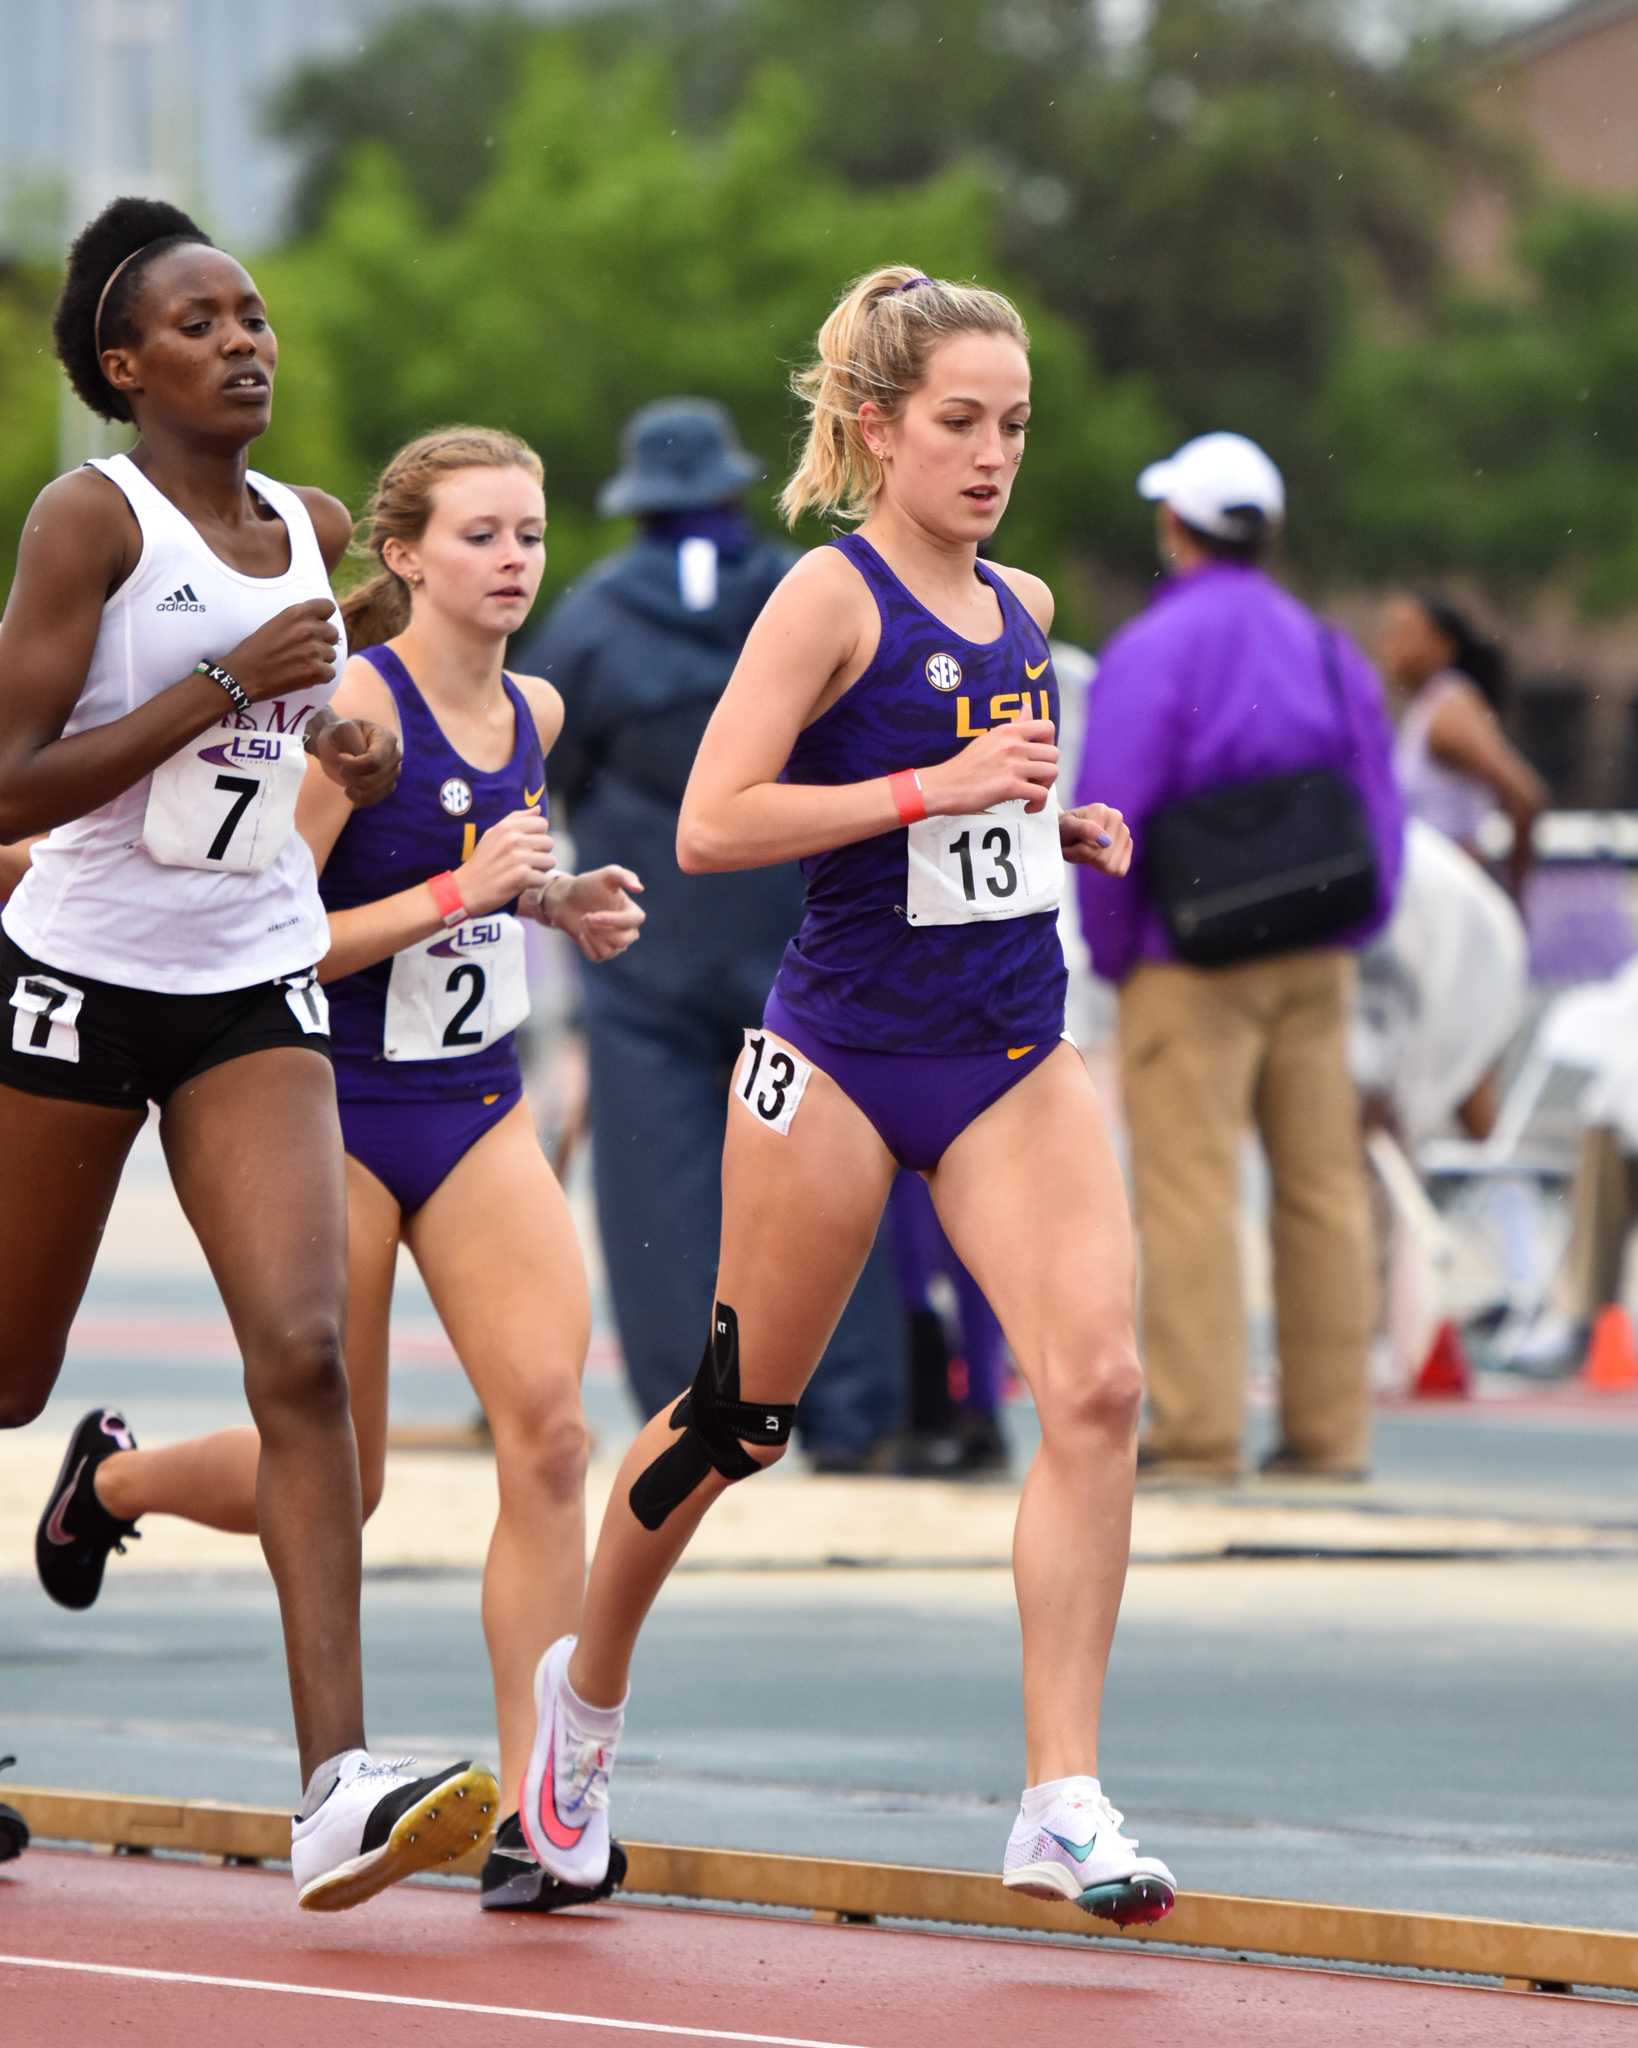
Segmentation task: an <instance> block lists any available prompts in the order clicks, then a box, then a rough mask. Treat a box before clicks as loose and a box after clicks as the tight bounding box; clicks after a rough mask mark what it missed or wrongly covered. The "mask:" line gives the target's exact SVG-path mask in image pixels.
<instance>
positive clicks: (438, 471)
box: [341, 427, 546, 653]
mask: <svg viewBox="0 0 1638 2048" xmlns="http://www.w3.org/2000/svg"><path fill="white" fill-rule="evenodd" d="M510 468H517V469H521V470H525V471H526V472H527V473H528V474H529V475H530V476H532V477H533V478H534V480H535V482H536V483H537V484H544V482H545V481H546V469H545V465H544V464H543V463H542V462H541V459H540V457H539V456H538V455H537V454H536V453H535V451H534V450H533V449H532V448H531V447H530V446H529V444H528V442H527V441H520V440H519V439H518V437H517V435H516V434H508V433H505V432H503V431H501V430H500V429H499V428H496V427H435V428H434V429H433V430H432V432H431V433H430V434H421V435H419V436H417V438H416V439H415V440H413V441H410V442H408V443H407V444H406V445H405V446H404V447H402V448H400V449H399V451H398V453H397V454H396V455H395V456H394V457H393V458H392V460H391V462H389V463H388V464H387V466H386V468H385V469H384V470H383V471H382V472H381V475H380V478H379V480H378V481H377V483H376V486H375V489H374V490H373V491H372V492H371V493H370V502H369V504H368V506H367V507H366V508H365V512H364V517H363V518H362V519H361V520H360V521H359V531H358V533H357V535H356V536H355V538H354V541H353V552H354V553H355V554H356V555H373V556H374V557H375V560H376V562H377V564H378V573H377V574H376V575H374V576H371V577H370V578H369V579H368V580H367V581H366V582H364V583H361V584H359V585H358V587H357V588H356V589H355V590H350V591H348V593H347V595H346V596H345V597H344V598H343V599H342V600H341V618H342V623H343V624H344V625H345V627H346V629H347V645H348V646H349V647H350V648H351V649H352V650H353V651H354V652H355V653H356V652H357V651H358V649H359V648H361V647H375V646H378V645H379V644H380V643H381V642H382V641H383V640H391V639H393V638H394V637H395V636H396V635H397V634H399V633H402V632H403V630H404V628H405V627H406V626H407V625H408V624H409V622H410V610H411V605H412V599H411V596H410V587H409V585H408V584H407V583H406V582H405V581H404V579H403V577H402V576H400V575H399V574H398V573H397V571H396V570H394V569H391V568H389V567H388V566H387V559H386V552H385V550H386V546H387V542H388V541H389V540H399V541H415V540H419V539H420V538H421V536H422V534H424V533H425V532H426V530H427V521H428V520H429V519H430V518H431V517H432V499H433V493H434V492H435V491H436V490H437V488H438V486H439V484H440V483H442V482H443V480H444V478H445V477H446V476H452V475H453V474H454V472H455V471H456V470H458V469H510Z"/></svg>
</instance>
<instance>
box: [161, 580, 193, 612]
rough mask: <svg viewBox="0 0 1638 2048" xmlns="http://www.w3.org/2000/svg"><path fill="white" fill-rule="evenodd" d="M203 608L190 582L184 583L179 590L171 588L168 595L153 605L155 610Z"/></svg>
mask: <svg viewBox="0 0 1638 2048" xmlns="http://www.w3.org/2000/svg"><path fill="white" fill-rule="evenodd" d="M204 609H205V607H204V606H203V605H202V604H201V603H200V602H199V599H198V598H197V597H196V596H195V595H194V589H193V585H192V584H191V583H184V584H183V586H182V588H181V589H180V590H173V591H172V592H171V594H170V596H169V597H162V598H161V599H160V601H159V603H158V604H156V605H155V606H154V610H155V611H156V612H202V611H203V610H204Z"/></svg>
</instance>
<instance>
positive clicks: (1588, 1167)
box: [1553, 1124, 1638, 1323]
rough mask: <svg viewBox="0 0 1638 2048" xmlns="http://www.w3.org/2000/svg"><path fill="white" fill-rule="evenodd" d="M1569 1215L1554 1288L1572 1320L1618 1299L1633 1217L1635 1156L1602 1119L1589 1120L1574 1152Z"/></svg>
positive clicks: (1637, 1214) (1637, 1181)
mask: <svg viewBox="0 0 1638 2048" xmlns="http://www.w3.org/2000/svg"><path fill="white" fill-rule="evenodd" d="M1572 1199H1573V1204H1574V1206H1573V1208H1572V1210H1571V1215H1572V1217H1573V1221H1572V1223H1571V1226H1570V1242H1569V1245H1568V1247H1567V1249H1566V1250H1565V1254H1564V1264H1563V1267H1562V1268H1561V1270H1560V1272H1559V1275H1558V1279H1557V1282H1556V1284H1555V1286H1554V1289H1553V1293H1554V1298H1555V1301H1556V1303H1557V1305H1558V1306H1559V1307H1560V1308H1562V1309H1563V1311H1564V1313H1565V1314H1566V1315H1568V1316H1570V1317H1571V1318H1572V1319H1573V1320H1575V1321H1576V1322H1582V1323H1590V1322H1591V1321H1592V1320H1593V1318H1594V1317H1595V1316H1596V1315H1597V1314H1598V1312H1599V1310H1600V1309H1603V1308H1608V1307H1609V1306H1610V1304H1611V1303H1612V1302H1619V1301H1620V1299H1621V1285H1622V1280H1623V1277H1624V1274H1625V1269H1626V1255H1627V1238H1628V1235H1629V1234H1630V1232H1631V1230H1632V1226H1633V1222H1634V1219H1635V1218H1638V1159H1634V1158H1633V1157H1632V1156H1631V1155H1630V1154H1629V1152H1628V1151H1627V1148H1626V1143H1625V1141H1624V1140H1623V1139H1622V1138H1621V1136H1620V1135H1619V1134H1618V1133H1617V1132H1615V1131H1613V1130H1611V1129H1610V1127H1609V1126H1608V1125H1607V1124H1589V1125H1588V1127H1587V1128H1586V1130H1584V1131H1583V1132H1582V1133H1581V1145H1580V1149H1579V1151H1578V1152H1577V1154H1576V1162H1575V1188H1574V1194H1573V1198H1572Z"/></svg>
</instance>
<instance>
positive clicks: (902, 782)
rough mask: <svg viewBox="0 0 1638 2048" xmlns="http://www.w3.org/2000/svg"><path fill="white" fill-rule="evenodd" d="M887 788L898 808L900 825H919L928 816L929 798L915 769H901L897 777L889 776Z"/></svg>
mask: <svg viewBox="0 0 1638 2048" xmlns="http://www.w3.org/2000/svg"><path fill="white" fill-rule="evenodd" d="M887 786H888V788H889V789H890V790H891V791H892V792H893V802H894V804H895V805H896V806H897V807H898V813H899V823H900V824H901V825H919V824H920V822H921V820H922V819H923V818H925V817H926V815H927V798H926V796H925V795H924V794H923V791H922V787H921V777H920V776H919V775H918V774H917V773H916V771H915V769H914V768H901V769H900V770H899V772H898V774H897V775H890V776H888V778H887Z"/></svg>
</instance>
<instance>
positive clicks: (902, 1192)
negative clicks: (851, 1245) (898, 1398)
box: [887, 1173, 1008, 1479]
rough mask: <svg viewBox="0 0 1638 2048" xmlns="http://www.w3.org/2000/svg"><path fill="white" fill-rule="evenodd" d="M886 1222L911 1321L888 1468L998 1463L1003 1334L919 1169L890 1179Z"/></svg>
mask: <svg viewBox="0 0 1638 2048" xmlns="http://www.w3.org/2000/svg"><path fill="white" fill-rule="evenodd" d="M887 1222H888V1230H889V1233H890V1235H891V1237H892V1242H893V1263H894V1266H895V1268H896V1270H897V1273H898V1279H899V1294H900V1297H901V1299H902V1301H903V1303H904V1311H905V1315H906V1316H907V1318H908V1322H909V1352H910V1381H909V1387H910V1401H909V1417H908V1427H907V1429H906V1431H905V1435H904V1438H903V1441H902V1443H901V1446H900V1449H899V1454H898V1457H897V1459H896V1461H895V1466H896V1469H897V1470H898V1471H899V1472H900V1473H902V1474H904V1475H905V1476H906V1477H909V1478H929V1479H941V1478H942V1479H952V1478H976V1477H978V1476H980V1475H982V1474H987V1473H993V1472H1005V1471H1006V1469H1007V1462H1008V1459H1007V1439H1006V1436H1005V1433H1004V1432H1003V1430H1002V1427H1001V1395H1002V1388H1003V1383H1004V1380H1005V1376H1006V1365H1007V1340H1006V1337H1005V1336H1004V1334H1003V1333H1002V1329H1001V1325H1000V1323H999V1322H998V1321H997V1320H996V1314H995V1311H994V1309H992V1308H991V1307H990V1305H989V1302H988V1301H987V1300H986V1299H985V1297H984V1290H983V1289H982V1288H981V1287H980V1286H979V1284H978V1282H977V1281H976V1280H975V1279H974V1278H973V1276H972V1275H971V1273H969V1272H968V1271H967V1268H966V1267H965V1266H964V1265H963V1264H962V1263H961V1261H960V1259H959V1258H957V1256H956V1252H955V1247H954V1246H953V1245H952V1244H951V1243H950V1240H949V1239H948V1238H947V1237H946V1236H945V1234H944V1228H943V1226H942V1224H940V1222H939V1220H938V1211H937V1210H936V1209H935V1208H934V1207H933V1198H932V1196H931V1195H930V1194H929V1193H928V1191H927V1183H926V1182H925V1181H924V1180H923V1179H922V1177H921V1175H920V1174H918V1173H901V1174H900V1175H899V1177H898V1178H897V1180H895V1181H894V1183H893V1190H892V1193H891V1194H890V1195H889V1196H888V1198H887ZM940 1279H943V1280H944V1281H946V1282H947V1283H948V1285H949V1288H950V1292H951V1295H952V1297H953V1300H952V1303H951V1306H952V1308H953V1310H954V1315H953V1317H952V1318H950V1319H949V1320H947V1319H946V1316H945V1314H944V1312H943V1311H942V1310H941V1308H940V1307H939V1305H938V1303H937V1302H936V1301H935V1300H934V1290H935V1286H936V1283H937V1282H938V1281H939V1280H940Z"/></svg>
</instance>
